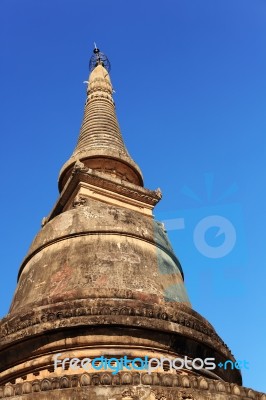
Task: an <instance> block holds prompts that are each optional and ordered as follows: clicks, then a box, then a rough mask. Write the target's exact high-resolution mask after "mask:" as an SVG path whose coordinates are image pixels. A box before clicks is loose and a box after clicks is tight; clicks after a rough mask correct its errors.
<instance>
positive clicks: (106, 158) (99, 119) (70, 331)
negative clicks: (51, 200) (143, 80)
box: [0, 63, 266, 400]
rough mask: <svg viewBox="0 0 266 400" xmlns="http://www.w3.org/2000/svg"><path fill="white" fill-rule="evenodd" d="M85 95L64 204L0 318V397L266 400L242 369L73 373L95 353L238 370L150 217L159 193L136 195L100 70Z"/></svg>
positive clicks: (133, 172) (136, 178) (134, 173)
mask: <svg viewBox="0 0 266 400" xmlns="http://www.w3.org/2000/svg"><path fill="white" fill-rule="evenodd" d="M87 94H88V97H87V101H86V107H85V114H84V121H83V124H82V127H81V132H80V137H79V141H78V144H77V147H76V149H75V151H74V153H73V155H72V156H71V158H70V160H69V161H67V163H66V164H65V165H64V167H63V168H62V170H61V173H60V180H59V188H60V192H61V193H60V197H59V199H58V201H57V202H56V204H55V207H54V208H53V210H52V212H51V213H50V215H49V216H48V217H47V218H44V219H43V222H42V229H41V230H40V232H39V233H38V235H37V236H36V237H35V239H34V240H33V243H32V245H31V247H30V249H29V251H28V254H27V255H26V257H25V259H24V261H23V262H22V265H21V268H20V271H19V279H18V285H17V289H16V293H15V295H14V298H13V302H12V305H11V308H10V312H9V314H8V315H7V316H6V317H5V318H3V319H2V320H1V321H0V399H16V400H19V399H21V400H26V399H27V400H31V399H52V400H59V399H60V400H65V399H67V400H70V399H71V400H73V399H76V400H85V399H86V400H95V399H97V400H144V399H146V400H196V399H198V400H211V399H214V400H229V399H230V400H238V399H239V400H240V399H241V400H248V399H255V400H266V396H265V395H263V394H262V393H258V392H254V391H252V390H251V389H247V388H244V387H242V386H241V384H242V378H241V373H240V371H239V370H238V369H232V370H230V369H222V368H218V366H217V367H216V368H215V369H214V370H212V371H210V370H207V369H204V368H202V369H198V368H196V367H195V366H194V367H193V368H189V367H187V366H183V367H182V368H181V369H178V370H177V371H175V370H173V369H171V368H169V365H168V366H167V365H162V366H158V367H156V369H155V370H154V371H153V372H152V373H148V371H147V370H143V371H138V370H136V369H135V370H129V369H128V368H126V367H124V368H123V369H122V370H120V371H119V372H118V373H117V374H114V373H112V371H111V367H112V365H111V366H109V369H108V368H107V369H103V368H98V366H97V364H95V365H94V367H92V368H91V370H89V371H86V370H85V369H84V368H81V367H79V368H77V369H76V370H75V373H74V372H73V370H72V369H71V364H69V361H67V360H69V359H71V358H78V359H79V360H84V359H86V358H90V359H91V360H95V359H96V358H98V357H100V356H104V357H106V358H107V359H108V360H110V359H111V358H112V359H113V358H118V359H119V358H120V357H124V356H127V357H129V358H130V359H133V358H135V357H139V358H144V357H145V356H147V357H148V358H149V359H151V358H158V359H159V358H161V357H163V358H170V359H171V360H173V359H175V358H181V359H182V360H184V359H186V358H189V359H190V360H192V359H194V358H202V359H204V358H206V357H211V358H215V362H216V365H218V363H219V362H221V363H225V361H226V360H231V361H232V362H234V361H235V359H234V357H233V355H232V354H231V352H230V350H229V349H228V347H227V346H226V345H225V343H224V342H223V341H222V340H221V338H220V337H219V336H218V335H217V333H216V332H215V330H214V328H213V327H212V325H211V324H210V323H209V322H208V321H206V320H205V319H204V318H203V317H202V316H201V315H199V314H198V313H197V312H195V311H193V310H192V309H191V306H190V303H189V300H188V297H187V295H186V291H185V286H184V281H183V279H184V275H183V271H182V268H181V265H180V263H179V261H178V259H177V257H176V256H175V254H174V252H173V249H172V247H171V245H170V243H169V240H168V237H167V235H166V232H165V230H164V227H163V225H162V224H161V223H159V222H157V221H154V220H153V218H152V210H153V207H154V206H155V205H156V204H157V202H158V201H159V200H160V198H161V192H160V190H159V189H157V191H151V190H148V189H145V188H143V187H142V186H143V180H142V174H141V171H140V169H139V167H138V166H137V164H136V163H135V162H134V161H133V160H132V159H131V157H130V156H129V154H128V152H127V150H126V148H125V145H124V142H123V139H122V136H121V133H120V129H119V126H118V122H117V119H116V115H115V109H114V103H113V99H112V86H111V82H110V78H109V75H108V72H107V71H106V70H105V68H104V67H103V65H102V64H101V63H99V64H98V65H97V66H96V68H95V70H94V71H93V72H92V74H91V77H90V80H89V87H88V92H87ZM58 354H60V357H62V359H63V358H67V360H66V363H65V364H64V367H62V366H61V367H59V368H55V365H54V357H55V355H58ZM95 361H97V360H95Z"/></svg>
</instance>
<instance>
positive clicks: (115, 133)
mask: <svg viewBox="0 0 266 400" xmlns="http://www.w3.org/2000/svg"><path fill="white" fill-rule="evenodd" d="M110 67H111V65H110V62H109V60H108V58H107V57H106V56H105V55H104V54H103V53H101V52H100V50H99V49H98V48H95V49H94V52H93V55H92V57H91V59H90V70H91V72H90V76H89V80H88V87H87V99H86V103H85V110H84V117H83V121H82V124H81V128H80V134H79V138H78V143H77V145H76V148H75V150H74V152H73V154H72V156H71V157H70V159H69V160H68V161H67V162H66V163H65V164H64V166H63V168H62V169H61V171H60V175H59V190H60V192H61V191H62V189H63V188H64V186H65V184H66V182H67V180H68V178H69V176H70V174H71V171H72V169H73V167H74V164H75V163H76V162H77V161H82V163H83V164H84V165H85V166H86V167H89V168H92V169H94V170H96V171H100V172H102V173H104V174H105V175H106V176H107V177H108V176H113V177H117V178H120V179H122V180H125V181H128V182H130V183H133V184H136V185H139V186H143V177H142V173H141V170H140V168H139V166H138V165H137V164H136V163H135V162H134V161H133V159H132V158H131V157H130V155H129V153H128V151H127V149H126V146H125V143H124V141H123V137H122V134H121V131H120V127H119V123H118V120H117V116H116V112H115V103H114V100H113V87H112V83H111V79H110V76H109V72H108V71H110Z"/></svg>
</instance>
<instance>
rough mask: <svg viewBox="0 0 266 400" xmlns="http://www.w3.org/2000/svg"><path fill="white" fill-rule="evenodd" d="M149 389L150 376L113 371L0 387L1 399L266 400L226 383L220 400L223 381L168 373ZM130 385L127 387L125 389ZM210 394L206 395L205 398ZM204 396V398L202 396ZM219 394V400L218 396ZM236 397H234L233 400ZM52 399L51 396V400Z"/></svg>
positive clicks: (156, 377)
mask: <svg viewBox="0 0 266 400" xmlns="http://www.w3.org/2000/svg"><path fill="white" fill-rule="evenodd" d="M150 377H151V380H149V382H150V383H149V384H148V386H147V381H146V378H147V373H144V374H142V373H138V372H119V373H118V374H117V375H113V374H112V373H111V372H98V373H91V374H90V373H83V374H80V375H77V374H75V375H65V376H61V377H51V378H45V379H42V380H39V379H36V380H33V381H25V382H23V383H17V384H10V383H8V384H7V385H5V386H1V387H0V399H7V398H10V397H22V398H23V397H24V396H25V397H26V395H27V394H31V393H32V394H33V393H36V392H52V391H56V390H63V389H71V388H75V392H76V391H77V390H78V388H83V387H95V386H103V387H114V388H115V392H116V393H120V395H119V397H117V399H119V400H120V399H121V400H129V399H133V400H137V399H138V400H144V399H149V400H150V399H154V400H197V399H221V398H223V399H225V400H227V399H228V400H231V399H236V400H237V399H246V400H248V399H253V400H265V398H266V397H265V395H264V394H263V393H259V392H255V391H254V390H251V389H249V388H244V387H241V386H237V385H234V384H229V383H225V382H223V383H222V384H223V385H224V389H225V391H224V394H223V397H220V393H221V391H220V388H221V386H220V383H221V382H220V381H214V380H211V379H205V381H206V385H204V387H203V386H202V385H201V380H202V378H201V377H196V376H189V375H187V376H182V375H174V374H167V373H153V374H151V375H150ZM125 386H127V388H126V387H125ZM205 393H206V395H207V396H206V395H204V394H205ZM201 394H203V395H204V397H201ZM216 395H217V397H216ZM232 396H233V397H232ZM47 398H48V397H47Z"/></svg>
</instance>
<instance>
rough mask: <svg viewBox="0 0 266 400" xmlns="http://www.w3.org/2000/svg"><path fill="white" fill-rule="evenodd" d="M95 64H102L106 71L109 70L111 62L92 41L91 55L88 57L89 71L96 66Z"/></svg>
mask: <svg viewBox="0 0 266 400" xmlns="http://www.w3.org/2000/svg"><path fill="white" fill-rule="evenodd" d="M97 65H102V66H103V67H104V68H105V69H106V70H107V71H108V72H109V71H110V70H111V64H110V61H109V60H108V58H107V56H106V55H105V54H104V53H102V52H101V51H100V49H98V47H97V45H96V43H95V42H94V49H93V55H92V56H91V59H90V65H89V67H90V72H91V71H93V70H94V68H96V67H97Z"/></svg>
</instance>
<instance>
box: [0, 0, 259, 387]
mask: <svg viewBox="0 0 266 400" xmlns="http://www.w3.org/2000/svg"><path fill="white" fill-rule="evenodd" d="M94 41H96V43H97V45H98V47H100V49H101V50H102V51H104V52H105V53H106V54H107V55H108V57H109V59H110V61H111V64H112V70H111V79H112V82H113V86H114V89H115V91H116V93H115V101H116V106H117V114H118V118H119V122H120V126H121V130H122V133H123V136H124V139H125V142H126V145H127V147H128V149H129V151H130V154H131V155H132V157H133V158H134V159H135V161H136V162H137V163H138V164H139V165H140V167H141V169H142V171H143V174H144V179H145V186H146V187H148V188H150V189H155V188H157V187H158V186H159V187H160V188H161V189H162V191H163V200H162V201H161V203H160V204H159V205H158V207H157V208H156V211H155V214H156V217H157V218H158V219H160V220H167V221H166V222H165V224H166V227H167V228H168V229H169V236H170V238H171V240H172V242H173V245H174V248H175V251H176V254H177V256H178V257H179V258H180V261H181V263H182V265H183V269H184V272H185V282H186V286H187V290H188V293H189V296H190V299H191V302H192V304H193V307H194V308H195V309H196V310H197V311H199V312H200V313H201V314H202V315H203V316H205V317H206V318H207V319H208V320H209V321H210V322H211V323H212V324H213V325H214V326H215V328H216V330H217V332H218V333H219V334H220V336H221V337H222V338H223V340H224V341H225V342H226V343H227V344H228V346H229V347H230V348H231V349H232V352H233V354H234V355H235V357H236V358H237V359H240V360H244V359H245V360H247V361H248V362H249V363H250V369H249V370H243V377H244V384H245V386H248V387H253V388H254V389H256V390H259V391H265V392H266V379H265V358H266V351H265V332H266V323H265V314H266V313H265V307H266V301H265V280H266V273H265V259H266V256H265V224H266V220H265V219H266V218H265V201H266V199H265V197H266V196H265V195H266V193H265V177H266V173H265V131H266V119H265V109H266V56H265V48H266V2H265V1H264V0H172V1H171V0H164V1H156V0H153V1H151V0H146V1H143V0H142V1H140V0H134V1H131V0H126V1H125V0H113V1H110V0H108V1H107V0H101V1H99V2H96V1H90V0H86V1H85V0H75V1H74V0H72V1H70V0H50V1H48V0H46V1H40V0H39V1H38V0H23V1H19V0H1V2H0V48H1V63H0V96H1V120H0V130H1V188H2V195H1V204H0V207H1V238H2V240H1V264H2V265H1V282H0V316H4V314H6V313H7V311H8V307H9V304H10V302H11V299H12V295H13V292H14V290H15V286H16V275H17V271H18V268H19V265H20V263H21V261H22V259H23V257H24V256H25V255H26V252H27V250H28V247H29V245H30V242H31V240H32V238H33V237H34V235H35V234H36V233H37V232H38V230H39V229H40V223H41V219H42V217H43V216H45V215H47V214H48V213H49V212H50V210H51V208H52V206H53V204H54V202H55V200H56V198H57V196H58V192H57V176H58V172H59V170H60V168H61V166H62V164H63V163H64V162H65V160H66V159H67V158H68V157H69V156H70V154H71V153H72V151H73V148H74V146H75V144H76V140H77V137H78V132H79V127H80V123H81V119H82V113H83V106H84V101H85V85H84V84H83V83H82V82H83V81H84V80H87V78H88V62H89V58H90V55H91V51H92V48H93V42H94ZM213 215H214V216H222V217H223V218H224V219H226V220H228V221H230V223H231V226H233V227H234V232H235V234H236V242H235V245H234V246H233V248H232V250H231V251H230V252H229V253H228V254H227V255H225V256H221V257H216V258H210V257H208V256H206V254H205V255H204V254H202V252H200V251H199V248H198V247H197V243H198V242H197V240H198V238H197V237H196V236H195V235H196V233H195V228H196V227H197V226H198V223H199V222H200V221H202V219H204V218H207V219H208V218H209V217H210V216H213ZM169 219H170V220H173V219H174V220H180V219H182V220H183V222H184V229H178V224H177V225H175V224H173V223H172V225H171V226H170V225H169ZM204 240H205V241H206V243H207V244H208V245H209V246H210V247H214V248H217V249H219V248H220V246H222V245H223V243H224V242H225V241H226V240H229V242H230V240H231V241H232V240H233V239H232V237H231V238H230V237H229V238H228V232H227V231H224V232H223V231H222V232H220V234H218V235H217V227H215V226H214V227H210V229H208V230H207V231H206V235H205V236H204Z"/></svg>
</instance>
